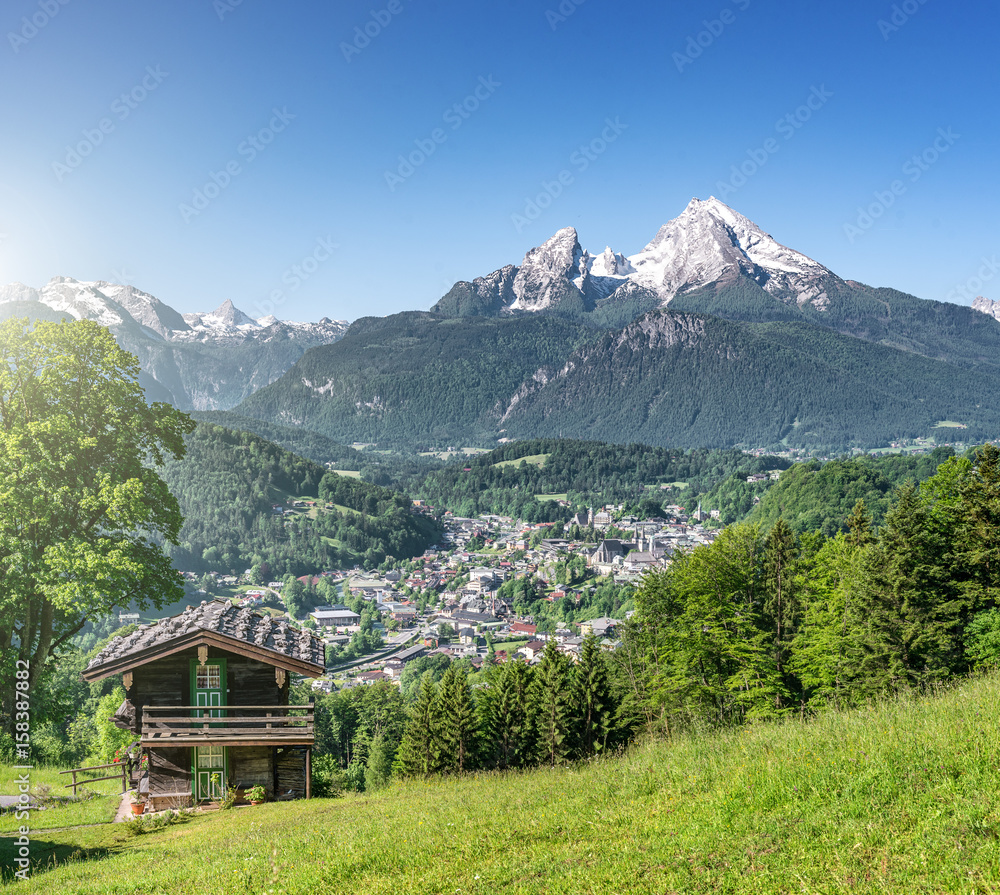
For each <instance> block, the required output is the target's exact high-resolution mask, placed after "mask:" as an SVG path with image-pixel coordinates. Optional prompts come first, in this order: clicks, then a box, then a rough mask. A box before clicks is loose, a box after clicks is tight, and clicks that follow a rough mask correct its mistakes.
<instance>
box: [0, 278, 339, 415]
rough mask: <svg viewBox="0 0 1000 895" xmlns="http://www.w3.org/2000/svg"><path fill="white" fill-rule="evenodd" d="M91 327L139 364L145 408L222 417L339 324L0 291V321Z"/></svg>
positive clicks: (124, 290)
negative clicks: (154, 403) (157, 405)
mask: <svg viewBox="0 0 1000 895" xmlns="http://www.w3.org/2000/svg"><path fill="white" fill-rule="evenodd" d="M12 316H27V317H30V318H37V319H46V320H51V319H62V318H64V317H69V318H74V319H81V318H84V319H88V320H96V321H97V322H98V323H100V324H101V325H102V326H107V327H108V328H109V329H110V330H111V331H112V333H114V335H115V338H116V339H117V340H118V343H119V344H120V345H121V346H122V347H123V348H125V349H127V350H128V351H131V352H132V353H133V354H135V355H136V356H137V357H138V358H139V363H140V365H141V366H142V369H143V373H144V374H145V377H146V378H145V379H144V381H143V385H144V386H146V387H147V395H148V397H149V399H150V400H163V401H169V402H170V403H172V404H174V405H175V406H177V407H179V408H181V409H182V410H192V409H195V410H210V409H223V410H224V409H228V408H230V407H232V406H234V405H235V404H237V403H239V402H240V401H241V400H243V399H244V398H245V397H247V396H248V395H250V394H252V393H253V392H255V391H256V390H257V389H259V388H262V387H263V386H265V385H267V384H268V383H269V382H273V381H274V380H275V379H277V378H278V377H279V376H280V375H281V374H282V373H284V372H285V370H287V369H288V368H289V367H290V366H291V365H292V364H293V363H295V361H296V360H298V359H299V358H300V357H301V356H302V354H303V352H304V351H305V350H306V349H307V348H310V347H312V346H313V345H325V344H329V343H330V342H334V341H336V340H337V339H339V338H340V337H341V336H342V335H343V334H344V332H345V331H346V329H347V324H346V322H344V321H333V320H330V319H328V318H326V317H324V318H323V319H322V320H321V321H320V322H319V323H290V322H282V321H280V320H277V319H276V318H274V317H263V318H261V319H260V320H256V321H255V320H252V319H251V318H249V317H248V316H247V315H246V314H244V313H243V312H242V311H240V310H239V309H238V308H236V307H235V306H234V305H233V303H232V302H231V301H229V300H226V301H225V302H223V303H222V305H221V306H220V307H219V308H217V309H216V310H215V311H213V312H212V313H210V314H186V315H181V314H179V313H178V312H177V311H175V310H174V309H173V308H171V307H170V306H169V305H166V304H164V303H163V302H161V301H160V300H159V299H157V298H155V297H154V296H152V295H149V294H148V293H146V292H141V291H140V290H138V289H135V288H134V287H132V286H123V285H120V284H117V283H106V282H102V281H97V282H90V283H87V282H80V281H78V280H74V279H71V278H69V277H55V278H53V279H52V280H50V281H49V282H48V283H47V284H46V285H45V286H43V287H42V288H41V289H33V288H31V287H30V286H25V285H23V284H21V283H12V284H10V285H8V286H4V287H2V288H0V318H3V319H5V318H7V317H12Z"/></svg>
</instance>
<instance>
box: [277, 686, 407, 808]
mask: <svg viewBox="0 0 1000 895" xmlns="http://www.w3.org/2000/svg"><path fill="white" fill-rule="evenodd" d="M298 686H299V687H300V689H299V690H298V692H296V693H295V694H293V696H294V700H293V701H295V702H297V703H299V704H304V703H308V702H309V701H310V700H311V699H312V692H311V691H310V690H309V688H308V686H307V685H305V684H301V685H298ZM315 715H316V722H315V727H316V754H317V755H318V756H331V757H332V759H333V763H334V764H335V765H336V767H337V768H338V769H339V770H340V771H348V770H350V769H352V768H353V769H354V772H353V774H354V777H355V779H356V781H357V783H356V785H352V787H351V788H356V789H364V788H365V787H366V786H371V787H376V786H379V785H381V784H383V783H384V782H385V781H386V780H387V779H388V775H389V773H390V769H391V767H392V765H393V763H394V761H395V760H396V758H397V751H398V750H399V748H400V742H401V740H402V739H403V733H404V730H405V728H406V709H405V707H404V705H403V700H402V697H401V696H400V693H399V690H398V689H397V688H396V687H393V686H392V685H391V684H388V683H384V682H381V683H377V684H374V685H372V686H367V687H355V688H353V689H350V690H344V691H341V692H337V693H330V694H327V695H324V696H321V697H319V698H318V699H317V700H316V705H315Z"/></svg>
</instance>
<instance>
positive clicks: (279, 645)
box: [85, 599, 326, 673]
mask: <svg viewBox="0 0 1000 895" xmlns="http://www.w3.org/2000/svg"><path fill="white" fill-rule="evenodd" d="M200 631H206V632H208V633H212V634H221V635H222V636H224V637H229V638H232V639H234V640H237V641H242V642H243V643H246V644H248V645H250V646H254V647H257V648H258V649H265V650H269V651H270V652H273V653H276V654H278V655H279V656H286V657H288V658H290V659H296V660H298V661H299V662H308V663H310V664H313V665H319V666H323V665H324V664H325V660H326V655H325V650H324V646H323V641H322V640H321V639H320V638H319V637H317V636H316V635H315V634H313V633H312V632H310V631H308V630H305V629H299V628H297V627H294V626H292V625H290V624H289V623H288V622H287V621H284V620H281V619H274V618H272V617H271V616H270V615H267V614H266V613H261V612H256V611H254V610H252V609H248V608H240V607H238V606H234V605H233V604H232V603H230V602H229V601H228V600H218V599H216V600H205V601H204V602H202V603H201V604H200V605H198V606H188V607H187V609H185V610H184V611H183V612H182V613H180V614H179V615H174V616H172V617H170V618H164V619H160V621H158V622H153V623H152V624H150V625H142V626H141V627H139V628H138V629H137V630H136V631H134V632H133V633H131V634H129V635H127V636H125V637H116V638H115V639H114V640H112V641H111V642H110V643H109V644H108V645H107V646H106V647H105V648H104V649H102V650H101V651H100V652H99V653H98V654H97V655H96V656H94V658H93V659H92V660H91V661H90V662H89V663H88V665H87V672H90V671H92V670H94V669H96V668H98V667H99V666H102V665H107V664H109V663H112V662H115V663H117V662H119V661H121V660H124V659H127V658H128V657H129V656H131V655H134V654H139V653H145V652H147V651H149V650H153V651H154V652H155V651H156V647H159V646H165V645H167V644H168V643H169V642H170V641H173V640H177V639H180V638H182V637H187V636H188V635H191V634H197V633H198V632H200ZM85 673H86V672H85Z"/></svg>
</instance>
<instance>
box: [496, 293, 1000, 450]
mask: <svg viewBox="0 0 1000 895" xmlns="http://www.w3.org/2000/svg"><path fill="white" fill-rule="evenodd" d="M998 386H1000V374H998V372H997V371H996V370H995V369H992V368H987V369H984V370H982V371H980V372H976V373H973V372H968V371H964V370H961V369H958V368H956V367H954V366H951V365H949V364H946V363H943V362H941V361H932V360H929V359H927V358H924V357H920V356H917V355H913V354H909V353H906V352H903V351H899V350H896V349H892V348H887V347H883V346H879V345H873V344H871V343H868V342H864V341H861V340H859V339H854V338H851V337H848V336H843V335H840V334H838V333H834V332H831V331H830V330H826V329H821V328H819V327H815V326H810V325H808V324H804V323H793V322H776V323H770V324H740V323H735V322H731V321H726V320H722V319H720V318H713V317H703V316H700V315H694V314H677V313H673V312H671V311H654V312H651V313H650V314H647V315H645V316H644V317H641V318H640V319H639V320H637V321H635V322H634V323H632V324H630V325H629V326H627V327H626V328H625V329H624V330H622V331H620V332H616V333H609V334H607V335H605V336H603V337H602V338H600V339H598V340H596V341H594V342H592V343H590V344H588V345H585V346H584V347H582V348H580V349H579V350H577V351H576V352H574V354H572V355H571V356H570V357H569V358H568V359H567V361H566V363H565V364H564V365H563V366H562V367H561V368H558V369H556V368H549V369H546V370H541V371H539V372H538V373H537V374H536V375H535V377H534V379H533V380H532V381H529V382H526V383H525V385H524V387H523V388H522V389H521V391H519V392H518V394H517V395H515V396H514V399H512V401H511V402H510V404H509V405H508V406H507V407H506V408H505V410H504V412H503V414H502V415H501V417H500V419H499V420H498V428H499V429H500V430H501V431H504V432H505V434H506V435H508V436H511V437H536V438H537V437H542V436H553V435H557V434H560V433H561V434H563V435H565V436H567V437H574V438H588V439H590V438H592V439H598V440H604V441H616V440H624V439H626V438H627V439H628V440H636V441H642V442H645V443H647V444H660V445H674V446H696V445H707V446H727V445H747V446H767V445H776V444H778V443H784V444H788V445H799V446H829V445H837V446H842V447H846V446H852V445H857V446H866V445H869V446H870V445H876V444H884V443H888V442H889V441H892V440H895V439H898V438H905V437H913V436H916V435H926V434H928V433H929V432H930V431H931V429H932V427H933V426H934V425H935V424H936V423H937V422H939V421H942V420H955V421H957V422H960V423H962V424H964V425H965V426H967V427H968V429H967V431H964V432H963V433H962V434H963V436H966V437H969V438H975V439H983V438H987V437H994V435H995V433H996V432H997V431H1000V408H998V405H997V401H996V398H995V396H996V394H997V391H996V390H997V387H998Z"/></svg>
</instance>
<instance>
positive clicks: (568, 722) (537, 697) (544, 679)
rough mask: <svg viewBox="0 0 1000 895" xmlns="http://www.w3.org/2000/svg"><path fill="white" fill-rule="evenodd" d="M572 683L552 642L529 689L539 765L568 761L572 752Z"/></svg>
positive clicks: (563, 661)
mask: <svg viewBox="0 0 1000 895" xmlns="http://www.w3.org/2000/svg"><path fill="white" fill-rule="evenodd" d="M570 680H571V679H570V669H569V660H568V659H567V658H566V656H564V655H563V654H562V653H560V652H559V650H558V649H557V648H556V642H555V640H549V641H548V642H547V643H546V644H545V650H544V652H543V653H542V661H541V663H540V664H539V665H538V667H537V669H535V676H534V680H533V681H532V683H531V687H530V689H529V695H528V712H529V716H530V718H531V727H532V732H533V734H534V739H535V756H536V758H537V760H538V761H539V762H540V763H542V764H547V765H550V766H551V767H555V766H556V765H557V764H560V763H562V762H563V761H565V760H566V759H567V758H568V757H569V755H570V751H571V748H572V739H573V733H574V724H573V721H574V719H573V713H572V712H573V704H572V691H571V688H570Z"/></svg>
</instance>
